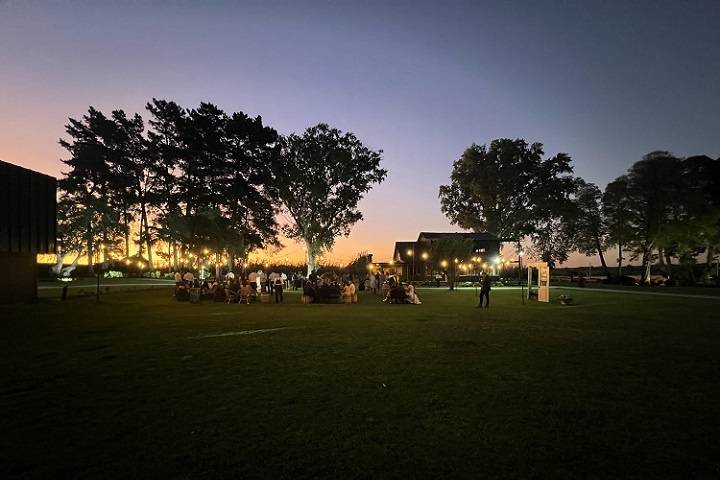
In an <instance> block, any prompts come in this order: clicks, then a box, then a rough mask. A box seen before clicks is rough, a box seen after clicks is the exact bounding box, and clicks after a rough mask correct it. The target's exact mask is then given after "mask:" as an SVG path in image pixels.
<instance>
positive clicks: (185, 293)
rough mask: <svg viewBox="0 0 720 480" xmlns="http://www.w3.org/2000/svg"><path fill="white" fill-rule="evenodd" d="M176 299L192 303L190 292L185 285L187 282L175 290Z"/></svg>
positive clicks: (181, 283)
mask: <svg viewBox="0 0 720 480" xmlns="http://www.w3.org/2000/svg"><path fill="white" fill-rule="evenodd" d="M175 299H176V300H177V301H178V302H189V301H190V290H189V289H188V288H187V285H185V282H180V284H179V285H178V286H177V289H175Z"/></svg>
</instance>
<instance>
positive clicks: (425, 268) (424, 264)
mask: <svg viewBox="0 0 720 480" xmlns="http://www.w3.org/2000/svg"><path fill="white" fill-rule="evenodd" d="M420 257H422V259H423V274H424V277H425V280H427V273H428V272H427V259H428V253H427V252H423V253H421V254H420Z"/></svg>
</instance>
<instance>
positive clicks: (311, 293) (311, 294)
mask: <svg viewBox="0 0 720 480" xmlns="http://www.w3.org/2000/svg"><path fill="white" fill-rule="evenodd" d="M303 296H305V297H307V298H309V299H310V301H313V302H314V301H315V300H316V298H317V291H316V290H315V285H313V284H312V282H311V281H309V280H308V281H307V282H305V285H303Z"/></svg>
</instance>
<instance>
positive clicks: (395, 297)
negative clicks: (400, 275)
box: [383, 283, 407, 303]
mask: <svg viewBox="0 0 720 480" xmlns="http://www.w3.org/2000/svg"><path fill="white" fill-rule="evenodd" d="M383 301H384V302H388V303H405V302H406V301H407V293H405V287H403V286H402V285H401V284H399V283H398V284H393V286H392V288H390V291H388V294H387V296H386V297H385V300H383Z"/></svg>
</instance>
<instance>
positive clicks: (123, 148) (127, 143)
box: [111, 110, 155, 268]
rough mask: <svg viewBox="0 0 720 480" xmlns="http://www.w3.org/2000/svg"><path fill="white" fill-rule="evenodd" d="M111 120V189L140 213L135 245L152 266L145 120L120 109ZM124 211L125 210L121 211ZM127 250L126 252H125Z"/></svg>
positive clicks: (149, 160)
mask: <svg viewBox="0 0 720 480" xmlns="http://www.w3.org/2000/svg"><path fill="white" fill-rule="evenodd" d="M112 121H113V122H114V127H115V135H114V145H113V146H114V149H113V152H112V156H111V162H112V165H113V176H112V178H113V180H112V182H113V189H114V190H115V191H116V192H119V193H123V192H127V193H126V194H124V195H121V196H122V198H124V199H126V200H125V201H124V202H123V206H124V208H126V207H127V205H128V204H133V203H134V204H136V205H137V209H138V211H139V214H140V228H139V237H138V245H139V247H140V253H139V254H140V256H142V255H143V250H144V249H145V248H146V249H147V250H146V251H147V259H148V263H149V264H150V267H151V268H152V266H153V257H152V243H153V232H152V231H151V228H150V220H151V219H150V214H149V210H150V205H151V201H152V199H151V197H152V192H153V190H154V187H155V185H154V183H155V177H154V176H153V175H152V170H153V165H154V163H155V159H154V158H152V157H151V156H150V150H149V149H148V142H147V140H146V139H145V137H144V131H145V123H144V122H143V119H142V117H141V116H140V115H138V114H137V113H136V114H135V115H133V116H132V117H130V118H129V117H128V116H127V115H126V114H125V112H124V111H123V110H114V111H113V112H112ZM123 213H124V215H126V214H127V213H126V212H123ZM128 253H129V252H128Z"/></svg>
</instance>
